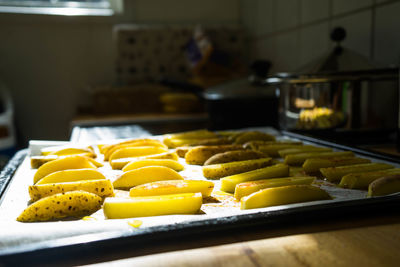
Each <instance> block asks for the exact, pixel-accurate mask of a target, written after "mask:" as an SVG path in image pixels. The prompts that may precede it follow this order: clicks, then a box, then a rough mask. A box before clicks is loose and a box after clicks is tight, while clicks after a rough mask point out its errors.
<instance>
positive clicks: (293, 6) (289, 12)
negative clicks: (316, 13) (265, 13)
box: [273, 0, 300, 31]
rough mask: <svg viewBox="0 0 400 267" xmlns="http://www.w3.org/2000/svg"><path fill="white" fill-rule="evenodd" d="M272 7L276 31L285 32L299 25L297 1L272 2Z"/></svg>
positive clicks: (278, 0) (280, 0)
mask: <svg viewBox="0 0 400 267" xmlns="http://www.w3.org/2000/svg"><path fill="white" fill-rule="evenodd" d="M273 5H274V13H273V16H274V23H275V25H276V30H278V31H279V30H285V29H288V28H291V27H295V26H297V25H298V24H299V13H300V12H299V6H300V5H299V1H298V0H284V1H282V0H274V3H273Z"/></svg>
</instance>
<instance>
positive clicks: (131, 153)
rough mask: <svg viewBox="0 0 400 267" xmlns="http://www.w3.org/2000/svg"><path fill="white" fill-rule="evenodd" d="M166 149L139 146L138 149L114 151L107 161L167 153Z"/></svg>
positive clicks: (128, 148)
mask: <svg viewBox="0 0 400 267" xmlns="http://www.w3.org/2000/svg"><path fill="white" fill-rule="evenodd" d="M167 151H168V149H166V148H163V147H154V146H139V147H126V148H120V149H117V150H115V151H114V152H113V153H112V154H111V155H110V157H109V159H108V160H109V161H112V160H115V159H120V158H129V157H140V156H147V155H154V154H160V153H164V152H167Z"/></svg>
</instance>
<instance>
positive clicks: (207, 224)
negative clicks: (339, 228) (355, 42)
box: [0, 132, 400, 266]
mask: <svg viewBox="0 0 400 267" xmlns="http://www.w3.org/2000/svg"><path fill="white" fill-rule="evenodd" d="M282 136H283V137H290V138H292V139H300V140H303V141H304V142H308V143H315V144H318V145H323V146H331V147H333V148H336V149H337V150H353V151H354V152H355V153H356V154H358V155H360V156H363V157H369V158H372V159H373V160H374V161H380V162H387V163H390V164H393V165H395V166H396V167H399V166H400V165H399V160H398V159H397V158H393V157H383V156H380V155H375V154H372V153H370V152H365V151H363V150H359V149H353V148H351V147H345V146H341V145H338V144H334V143H327V142H325V141H321V140H318V139H315V138H310V137H304V136H301V135H298V134H292V133H290V132H283V133H282ZM27 155H28V150H22V151H19V152H18V153H17V154H16V155H15V156H14V157H13V158H12V159H11V160H10V162H9V163H8V165H7V166H6V167H5V168H4V169H3V171H2V173H1V175H0V205H1V201H2V200H3V199H4V196H5V195H7V190H8V188H9V184H10V183H11V181H12V180H13V178H14V177H15V172H16V171H17V170H18V169H19V168H21V167H22V166H21V164H23V163H24V162H25V161H26V156H27ZM375 156H377V157H375ZM399 206H400V194H393V195H389V196H384V197H374V198H358V199H348V200H340V199H339V200H329V201H316V202H309V203H298V204H291V205H286V206H277V207H270V208H264V209H257V210H249V211H246V212H244V213H239V214H225V215H222V216H217V217H208V218H207V217H206V218H201V219H191V220H185V219H184V220H179V219H178V220H176V218H178V217H179V216H180V215H178V216H177V217H174V216H167V217H172V218H175V219H173V220H172V221H171V222H169V223H166V224H163V225H157V224H156V225H154V226H151V225H150V226H149V227H145V228H143V229H142V228H138V229H132V231H129V232H127V231H118V229H114V228H110V229H106V230H104V231H98V232H94V233H90V232H89V233H81V234H76V235H74V236H71V237H69V236H62V237H59V238H55V239H51V240H41V241H37V242H31V243H27V244H24V243H19V244H18V245H14V246H10V247H5V248H1V249H0V266H1V265H2V264H4V265H21V264H29V265H35V264H37V265H42V264H55V263H60V262H64V263H65V262H67V260H71V259H74V258H75V259H77V258H92V259H95V258H96V257H97V256H98V255H102V254H104V253H113V252H117V251H120V250H121V249H122V248H125V249H135V248H141V247H143V246H145V245H151V244H162V243H164V244H168V242H169V240H171V239H173V240H177V239H179V238H190V237H193V236H196V235H202V236H203V235H207V234H209V235H213V234H216V233H227V234H228V233H229V232H230V231H232V230H239V229H240V230H243V229H244V230H251V229H253V228H254V227H262V228H267V227H270V226H273V225H275V226H276V225H278V226H279V225H282V224H289V225H290V224H293V223H294V222H296V223H300V221H318V220H321V219H330V220H331V219H332V218H346V217H350V216H357V214H366V213H368V214H370V215H374V214H375V215H377V214H381V213H386V212H392V211H393V210H398V207H399ZM167 217H165V218H167ZM61 223H62V222H61ZM38 224H40V225H46V223H38ZM33 225H34V224H33ZM0 227H1V226H0ZM27 227H30V224H28V225H27ZM0 229H1V230H0V231H7V229H4V227H3V228H0ZM1 242H2V240H0V244H1Z"/></svg>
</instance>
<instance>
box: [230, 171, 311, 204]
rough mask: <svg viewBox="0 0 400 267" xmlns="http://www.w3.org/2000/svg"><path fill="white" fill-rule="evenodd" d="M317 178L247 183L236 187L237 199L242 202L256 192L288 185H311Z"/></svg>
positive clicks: (290, 178) (280, 179)
mask: <svg viewBox="0 0 400 267" xmlns="http://www.w3.org/2000/svg"><path fill="white" fill-rule="evenodd" d="M314 180H315V177H312V176H305V177H285V178H273V179H263V180H258V181H252V182H245V183H240V184H237V185H236V188H235V195H234V196H235V198H236V199H237V200H240V199H241V198H242V197H245V196H248V195H250V194H252V193H254V192H257V191H259V190H261V189H265V188H271V187H278V186H286V185H302V184H306V185H310V184H312V183H313V182H314Z"/></svg>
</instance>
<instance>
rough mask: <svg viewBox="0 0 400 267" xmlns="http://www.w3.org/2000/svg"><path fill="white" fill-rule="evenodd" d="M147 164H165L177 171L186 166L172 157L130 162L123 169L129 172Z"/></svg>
mask: <svg viewBox="0 0 400 267" xmlns="http://www.w3.org/2000/svg"><path fill="white" fill-rule="evenodd" d="M146 166H164V167H168V168H171V169H173V170H174V171H177V172H179V171H182V170H183V168H184V167H183V165H182V164H180V163H179V162H177V161H176V160H172V159H141V160H136V161H131V162H129V163H128V164H127V165H125V167H124V168H122V171H124V172H127V171H131V170H134V169H138V168H141V167H146Z"/></svg>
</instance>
